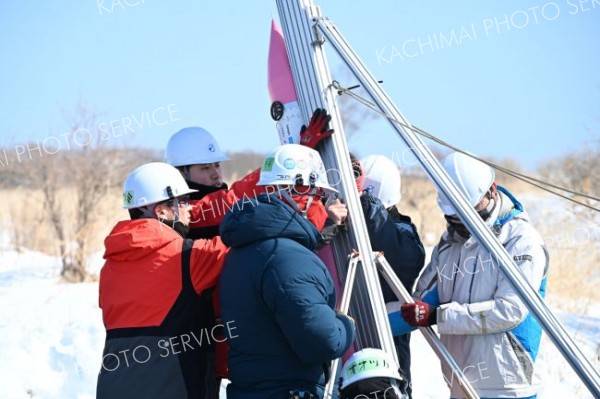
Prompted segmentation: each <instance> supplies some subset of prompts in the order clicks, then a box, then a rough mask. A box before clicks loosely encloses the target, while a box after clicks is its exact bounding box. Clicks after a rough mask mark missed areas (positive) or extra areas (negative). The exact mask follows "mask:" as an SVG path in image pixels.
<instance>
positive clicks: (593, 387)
mask: <svg viewBox="0 0 600 399" xmlns="http://www.w3.org/2000/svg"><path fill="white" fill-rule="evenodd" d="M317 25H318V28H319V30H320V32H321V33H322V34H323V35H324V36H325V37H326V38H327V40H329V41H330V43H331V44H332V46H333V47H334V49H335V50H336V51H337V53H338V54H339V55H340V57H341V58H342V59H343V61H344V62H345V63H346V65H347V66H348V67H349V68H350V69H351V70H352V72H353V73H354V74H355V76H356V78H357V79H359V81H360V83H361V85H362V86H363V87H364V88H365V90H367V92H368V93H369V94H370V95H371V97H373V99H374V101H375V103H376V104H377V106H378V107H379V108H380V109H381V111H383V112H385V113H386V114H388V115H390V116H391V117H392V118H394V119H396V120H398V121H401V122H403V123H404V124H406V125H408V126H411V125H410V123H409V122H408V121H407V120H406V118H404V116H403V115H402V114H401V113H400V111H399V110H398V109H397V108H396V106H395V104H394V103H393V102H392V100H391V99H390V98H389V97H388V96H387V94H386V93H385V92H384V91H383V89H382V88H381V87H380V85H379V84H378V83H377V81H376V79H375V78H374V77H373V76H372V75H371V73H370V72H369V71H368V69H367V68H366V66H365V65H364V64H363V63H362V61H361V60H360V58H359V57H358V56H357V55H356V53H354V51H353V50H352V48H351V47H350V46H349V45H348V44H347V42H346V40H345V39H344V38H343V37H342V36H341V34H340V33H339V32H338V31H337V29H336V28H335V26H333V24H332V23H331V22H330V21H328V20H324V19H320V20H319V21H318V24H317ZM390 123H391V125H392V127H393V128H394V129H395V130H396V132H397V133H398V135H399V136H400V138H401V139H402V140H403V141H404V143H405V144H406V145H407V146H408V147H409V148H410V149H411V150H412V152H413V153H414V154H415V157H416V158H417V159H418V160H419V162H420V163H421V165H422V166H423V168H424V169H425V171H426V172H427V174H428V175H429V177H430V178H431V179H432V180H433V182H434V183H435V185H436V186H437V187H438V188H439V189H440V190H441V191H442V192H443V193H444V194H445V195H446V196H447V197H448V199H449V200H450V202H451V203H452V205H454V207H455V209H456V210H457V212H458V213H459V215H460V216H461V217H462V220H463V221H464V222H465V225H466V226H467V228H468V229H469V231H470V232H471V233H472V234H473V235H474V236H475V237H476V238H477V240H478V241H479V242H480V243H481V244H482V245H483V246H485V248H486V249H487V250H488V251H490V253H491V254H494V255H495V256H496V257H497V259H496V260H497V261H498V264H499V267H500V270H501V271H502V272H503V274H504V276H505V277H506V278H507V279H508V281H509V282H510V283H511V285H512V286H513V288H514V290H515V292H516V293H517V294H518V295H519V297H520V298H521V300H522V301H523V302H524V304H525V305H526V306H527V308H528V309H529V310H530V311H531V312H532V313H533V314H534V315H535V317H536V319H537V320H538V321H539V323H540V324H541V326H542V328H543V329H544V331H545V332H546V333H547V334H548V336H549V337H550V339H551V340H552V342H554V344H555V345H556V346H557V348H558V349H559V350H560V352H561V353H562V355H563V356H564V358H565V359H566V360H567V361H568V363H569V364H570V365H571V367H572V368H573V370H574V371H575V372H576V373H577V374H578V375H579V377H580V378H581V380H582V381H583V383H584V384H585V385H586V386H587V388H588V389H589V390H590V392H591V393H592V394H593V395H594V396H596V397H600V375H599V374H598V372H597V371H596V370H594V368H593V366H592V365H591V363H590V362H589V360H588V359H587V358H586V357H585V356H584V355H583V353H582V352H581V350H580V349H579V348H578V347H577V345H576V344H575V342H574V341H573V340H572V338H571V337H570V336H569V335H568V334H567V332H566V331H565V329H564V327H563V326H562V325H561V323H560V322H559V321H558V320H557V319H556V317H555V316H554V315H553V314H552V312H550V310H549V309H548V307H547V306H546V305H545V303H544V302H543V300H542V298H541V297H540V296H539V294H538V293H537V292H536V291H535V289H533V287H531V285H530V284H529V282H528V281H527V280H526V279H525V277H524V276H523V274H522V273H521V271H520V270H519V268H518V266H517V265H516V264H515V263H514V262H513V260H512V258H511V257H510V255H509V254H508V253H507V252H506V250H505V249H504V247H503V246H502V245H501V244H500V243H499V242H498V240H496V238H495V237H494V235H493V234H492V232H491V231H490V230H489V229H488V228H487V226H486V225H485V224H484V222H483V221H482V220H481V218H480V217H479V216H478V215H477V214H476V213H475V210H474V209H473V207H471V205H470V204H469V203H468V202H467V200H466V199H465V198H464V196H463V195H462V194H461V193H460V191H459V190H458V188H457V187H456V185H455V184H454V182H453V181H452V180H451V179H450V177H449V176H448V175H447V174H446V172H445V171H444V169H443V168H442V167H441V165H440V164H439V162H438V161H437V159H436V158H435V156H434V155H433V153H431V151H430V150H429V148H427V146H426V145H425V144H424V143H423V142H422V141H421V140H420V139H419V137H417V135H416V134H415V133H414V132H412V131H411V130H403V129H402V128H401V127H400V126H398V125H397V124H394V123H392V122H391V121H390Z"/></svg>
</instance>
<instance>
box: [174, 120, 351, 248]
mask: <svg viewBox="0 0 600 399" xmlns="http://www.w3.org/2000/svg"><path fill="white" fill-rule="evenodd" d="M330 119H331V116H330V115H329V114H328V113H327V112H326V111H325V110H324V109H321V108H317V109H316V110H315V112H314V113H313V116H312V118H311V120H310V121H309V123H308V126H306V125H305V126H302V129H301V131H300V139H301V143H302V144H303V145H305V146H308V147H310V148H314V147H315V146H316V145H317V144H318V143H320V142H321V141H322V140H323V139H325V138H327V137H329V136H331V134H332V133H333V130H332V129H330V128H329V121H330ZM227 160H229V158H228V157H227V156H226V155H225V154H224V153H223V151H222V150H221V148H220V146H219V144H218V143H217V141H216V140H215V138H214V137H213V136H212V135H211V134H210V133H209V132H208V131H206V130H205V129H202V128H199V127H190V128H185V129H182V130H180V131H179V132H177V133H175V134H174V135H173V136H171V138H170V139H169V142H168V144H167V149H166V151H165V161H166V162H167V163H169V164H171V165H173V166H175V167H176V168H177V169H178V170H179V171H180V172H181V173H182V175H183V176H184V177H185V179H186V181H187V183H188V185H189V186H190V187H191V188H193V189H196V190H197V192H196V193H194V194H192V195H191V204H192V213H191V223H190V231H189V233H188V237H189V238H194V239H196V238H212V237H214V236H216V235H218V234H219V232H218V226H219V223H220V222H221V220H222V219H223V217H224V216H225V214H226V213H227V211H228V210H229V209H231V207H232V206H233V204H235V203H236V202H237V201H238V200H240V199H244V198H252V197H256V196H257V195H258V194H261V193H262V192H264V187H263V186H260V185H257V182H258V179H259V177H260V176H259V172H260V170H259V169H256V170H254V171H252V172H250V173H249V174H248V175H246V176H245V177H243V178H242V179H240V180H238V181H236V182H235V183H233V184H232V185H231V187H228V185H227V184H226V183H224V182H223V178H222V172H221V168H220V163H221V162H222V161H227ZM344 212H346V210H345V208H343V209H342V207H341V206H340V205H339V204H338V203H336V204H334V205H333V206H332V207H331V209H328V213H329V215H330V217H331V218H333V219H335V220H336V223H337V222H339V220H340V219H342V218H343V214H344Z"/></svg>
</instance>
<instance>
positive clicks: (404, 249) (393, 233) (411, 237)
mask: <svg viewBox="0 0 600 399" xmlns="http://www.w3.org/2000/svg"><path fill="white" fill-rule="evenodd" d="M360 202H361V205H362V208H363V212H364V215H365V221H366V223H367V229H368V231H369V239H370V240H371V246H372V249H373V250H374V251H383V253H384V256H385V258H386V260H387V261H388V262H389V264H390V266H392V269H393V270H394V272H395V273H396V275H397V276H398V278H399V279H400V281H401V282H402V284H403V285H404V287H406V289H407V290H408V291H409V292H412V287H413V285H414V283H415V280H416V279H417V277H418V276H419V273H420V272H421V269H422V268H423V266H424V264H425V248H424V247H423V243H422V242H421V239H420V238H419V234H418V233H417V228H416V227H415V225H414V224H413V223H412V222H411V220H410V218H409V217H408V216H404V215H401V214H400V213H399V212H398V211H397V210H396V209H395V208H392V210H391V211H390V212H388V211H387V210H386V209H385V208H384V207H383V204H382V203H381V201H380V200H379V199H377V198H375V197H373V196H372V195H371V194H369V193H364V194H363V195H362V196H361V197H360ZM381 286H382V291H383V297H384V300H385V301H386V302H390V301H395V300H397V298H396V296H395V295H394V293H393V292H392V290H391V289H390V288H389V287H388V284H387V282H385V280H384V279H383V278H381Z"/></svg>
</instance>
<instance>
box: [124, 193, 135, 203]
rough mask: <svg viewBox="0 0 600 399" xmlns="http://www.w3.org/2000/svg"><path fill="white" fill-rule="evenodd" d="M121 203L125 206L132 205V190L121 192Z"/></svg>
mask: <svg viewBox="0 0 600 399" xmlns="http://www.w3.org/2000/svg"><path fill="white" fill-rule="evenodd" d="M123 204H124V205H125V206H128V205H132V204H133V191H132V190H130V191H125V192H124V193H123Z"/></svg>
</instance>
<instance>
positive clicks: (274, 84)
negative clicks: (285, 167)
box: [267, 20, 304, 144]
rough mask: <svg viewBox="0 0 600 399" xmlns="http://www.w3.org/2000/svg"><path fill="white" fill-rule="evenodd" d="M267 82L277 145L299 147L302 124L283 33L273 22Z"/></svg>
mask: <svg viewBox="0 0 600 399" xmlns="http://www.w3.org/2000/svg"><path fill="white" fill-rule="evenodd" d="M267 80H268V84H267V85H268V88H269V96H270V97H271V117H272V118H273V119H274V120H276V121H277V133H278V134H279V141H280V142H281V144H286V143H287V144H289V143H294V144H300V128H301V127H302V125H303V124H304V123H303V121H302V114H301V112H300V107H299V106H298V97H297V95H296V88H295V87H294V79H293V77H292V69H291V67H290V61H289V59H288V55H287V51H286V49H285V41H284V38H283V33H282V32H281V27H280V26H279V25H278V24H277V22H275V20H273V21H272V22H271V40H270V43H269V67H268V78H267Z"/></svg>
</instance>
